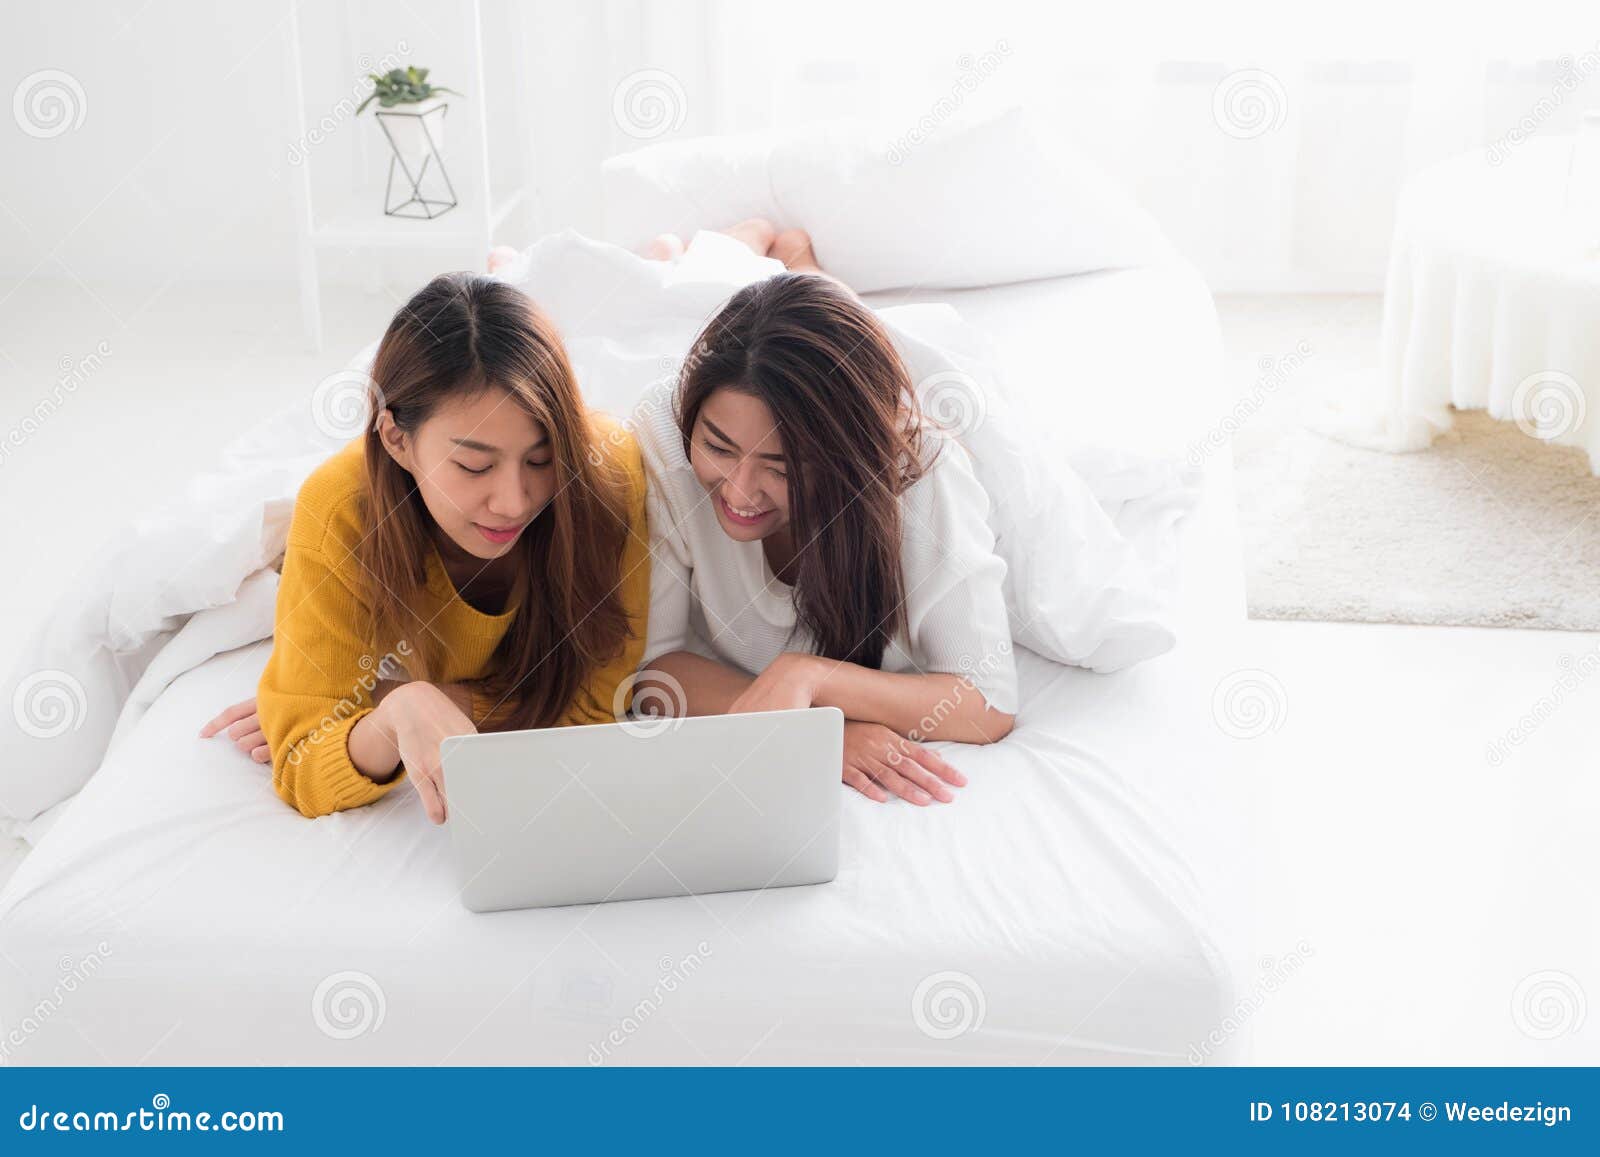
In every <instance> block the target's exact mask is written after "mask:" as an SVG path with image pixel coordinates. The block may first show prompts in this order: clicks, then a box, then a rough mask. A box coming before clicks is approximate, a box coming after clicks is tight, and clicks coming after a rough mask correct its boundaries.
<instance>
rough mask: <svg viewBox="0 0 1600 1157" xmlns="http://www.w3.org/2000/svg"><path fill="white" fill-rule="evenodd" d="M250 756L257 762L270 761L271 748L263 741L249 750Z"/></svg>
mask: <svg viewBox="0 0 1600 1157" xmlns="http://www.w3.org/2000/svg"><path fill="white" fill-rule="evenodd" d="M250 758H251V759H253V760H255V761H256V762H257V763H271V762H272V748H270V747H268V746H267V745H266V744H265V743H263V744H262V745H261V746H260V747H257V748H253V749H252V750H251V752H250Z"/></svg>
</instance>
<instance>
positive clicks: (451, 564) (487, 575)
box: [433, 526, 519, 614]
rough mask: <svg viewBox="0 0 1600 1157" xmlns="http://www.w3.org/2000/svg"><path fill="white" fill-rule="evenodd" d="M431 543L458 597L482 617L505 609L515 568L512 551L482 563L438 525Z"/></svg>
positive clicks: (516, 562) (514, 556) (514, 555)
mask: <svg viewBox="0 0 1600 1157" xmlns="http://www.w3.org/2000/svg"><path fill="white" fill-rule="evenodd" d="M433 542H434V546H435V547H436V548H437V549H438V551H439V560H440V562H442V563H443V564H444V573H445V575H446V577H448V578H449V580H450V585H451V586H453V587H454V588H455V590H456V593H457V594H458V595H460V596H461V597H462V598H463V599H465V600H466V601H467V603H468V604H470V605H471V606H473V607H476V608H477V609H478V610H480V611H483V612H484V613H485V614H498V613H500V611H501V610H503V609H504V608H505V603H506V597H507V596H508V595H509V594H510V592H511V588H512V584H513V583H514V581H515V578H516V574H517V568H518V565H519V564H518V559H517V552H516V551H513V552H511V553H510V554H505V555H501V556H500V557H499V558H494V559H489V560H488V561H487V562H486V561H484V560H483V559H481V558H479V557H478V556H477V555H475V554H472V553H471V552H470V551H467V550H463V549H462V548H461V547H460V546H458V545H457V544H456V542H455V541H454V540H453V539H452V538H451V537H450V536H449V535H447V534H445V533H444V532H443V531H442V530H440V529H439V527H438V526H435V527H434V528H433Z"/></svg>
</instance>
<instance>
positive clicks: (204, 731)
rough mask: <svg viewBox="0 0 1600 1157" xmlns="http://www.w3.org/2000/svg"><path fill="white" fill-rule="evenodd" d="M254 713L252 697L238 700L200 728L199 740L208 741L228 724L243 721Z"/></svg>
mask: <svg viewBox="0 0 1600 1157" xmlns="http://www.w3.org/2000/svg"><path fill="white" fill-rule="evenodd" d="M255 713H256V701H255V699H254V697H252V698H249V699H243V700H240V701H239V702H238V703H235V704H234V705H233V706H232V707H228V708H226V709H224V710H223V712H222V713H221V714H220V715H218V716H217V717H216V718H215V719H213V720H212V721H211V722H210V723H207V724H206V725H205V726H204V727H202V728H201V729H200V738H201V739H210V738H211V737H212V736H213V735H215V734H216V733H217V732H219V731H221V730H222V729H223V728H224V727H227V726H228V725H229V724H232V723H237V722H238V721H239V720H241V719H245V718H247V717H249V716H251V715H254V714H255Z"/></svg>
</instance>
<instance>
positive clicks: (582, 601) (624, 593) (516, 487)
mask: <svg viewBox="0 0 1600 1157" xmlns="http://www.w3.org/2000/svg"><path fill="white" fill-rule="evenodd" d="M372 377H373V397H372V401H373V403H374V404H373V412H374V413H375V414H376V415H377V419H376V422H375V423H374V426H373V428H372V429H371V430H369V431H368V432H367V434H366V435H365V437H364V438H362V439H359V440H357V441H355V442H352V443H351V444H350V445H349V446H347V447H345V448H344V449H343V450H341V451H340V452H339V453H337V454H335V455H334V456H333V457H332V458H330V459H329V460H328V461H327V462H325V463H324V464H323V465H321V466H320V467H318V468H317V469H316V470H315V471H314V472H313V473H312V474H311V476H310V477H309V478H307V479H306V482H305V484H304V486H303V487H302V488H301V490H300V494H299V497H298V498H297V500H296V502H295V508H294V517H293V520H292V523H291V525H290V529H289V538H288V547H287V550H286V553H285V556H284V563H283V579H282V583H281V585H280V587H279V590H278V607H277V615H276V624H275V627H274V635H273V648H272V655H271V658H270V659H269V660H268V661H267V666H266V670H265V671H264V672H263V674H262V676H261V683H260V686H259V689H258V693H257V698H256V700H254V701H250V700H246V701H245V702H244V703H241V704H238V705H236V706H235V707H233V708H230V709H229V710H228V711H226V712H224V713H223V714H222V715H220V716H218V717H217V718H216V719H214V720H212V722H211V723H210V724H208V725H207V727H206V729H205V730H204V731H202V732H201V734H202V735H203V736H209V735H214V734H216V733H217V732H218V731H220V730H222V729H223V728H224V727H229V734H230V737H231V738H233V739H234V741H235V742H236V743H238V744H239V745H240V746H241V747H243V748H245V749H247V750H250V751H251V752H252V754H254V755H255V756H256V758H257V759H260V760H262V761H263V762H265V760H266V759H268V758H270V760H271V762H272V782H273V786H274V787H275V788H276V790H277V792H278V794H279V796H281V797H282V798H283V799H284V801H285V802H287V803H288V804H290V805H291V806H293V807H295V808H297V809H298V810H299V811H300V812H301V813H302V814H304V815H306V816H322V815H327V814H329V813H331V812H335V811H339V810H341V809H344V808H353V807H360V806H362V805H363V804H369V803H371V802H373V801H374V800H376V799H378V798H380V797H381V796H383V795H384V794H385V793H387V792H388V791H390V790H391V789H393V788H394V786H395V785H396V784H397V783H398V782H399V781H400V779H401V778H402V777H403V776H405V775H409V776H410V778H411V780H412V782H413V784H414V785H415V786H416V788H417V794H418V796H419V797H420V798H421V801H422V805H423V807H424V808H425V809H426V810H427V813H428V818H429V819H431V820H433V821H434V822H435V823H442V822H444V820H445V819H446V818H447V816H448V814H449V806H448V799H447V796H446V791H445V787H446V785H445V782H444V777H443V774H442V772H441V769H440V766H439V744H440V741H441V740H443V739H445V738H446V737H448V736H451V735H462V734H468V733H471V732H474V731H478V730H491V729H493V730H503V729H511V728H528V727H554V726H561V725H565V724H577V723H599V722H612V721H613V720H614V719H615V718H616V717H617V715H618V714H619V713H620V712H621V711H624V710H626V708H627V699H628V697H629V695H630V694H631V683H632V676H633V673H634V670H635V668H636V667H637V666H638V664H639V660H640V658H641V656H642V653H643V648H644V638H645V616H646V614H647V613H648V607H649V600H650V565H649V563H650V556H649V542H648V538H647V534H646V527H645V514H644V491H645V481H644V469H643V466H642V464H641V462H640V457H639V451H638V448H637V446H636V445H635V444H634V441H633V439H632V437H631V436H629V435H627V433H626V432H625V431H623V430H621V429H618V428H617V424H616V423H615V422H614V420H612V419H610V418H607V417H605V416H604V415H601V414H598V413H588V412H586V411H585V409H584V407H583V403H582V399H581V396H580V394H579V391H578V386H577V382H576V379H575V377H574V375H573V372H572V367H571V364H570V363H569V362H568V360H567V355H566V351H565V349H564V348H563V346H562V344H561V340H560V338H559V336H558V335H557V333H556V330H555V328H554V327H553V326H552V325H551V324H550V323H549V321H548V320H546V319H545V318H544V317H543V316H542V315H541V314H540V313H539V311H538V310H537V309H536V308H535V307H534V305H533V303H532V302H531V301H530V300H529V299H528V298H527V297H526V296H525V295H524V294H522V293H521V292H520V291H519V290H517V289H515V288H514V287H512V286H510V285H507V284H505V283H504V282H500V281H495V280H492V279H490V278H487V277H481V276H474V275H470V274H451V275H448V276H445V277H440V278H436V279H435V280H434V281H432V282H431V283H429V284H428V285H427V286H426V287H424V288H423V289H422V290H421V291H420V292H419V293H418V294H417V295H416V296H415V297H413V298H412V299H411V301H410V302H408V303H407V304H406V306H405V308H403V309H401V310H400V312H399V313H398V314H396V315H395V318H394V320H393V321H392V322H391V323H390V325H389V329H388V332H387V333H385V334H384V338H383V342H382V343H381V344H380V346H379V347H378V354H377V359H376V361H375V363H374V365H373V373H372ZM257 710H259V731H256V725H255V724H254V723H253V722H252V721H253V718H254V716H255V713H256V711H257ZM230 725H232V726H231V727H230ZM241 729H243V730H242V731H241ZM244 732H249V733H250V734H244Z"/></svg>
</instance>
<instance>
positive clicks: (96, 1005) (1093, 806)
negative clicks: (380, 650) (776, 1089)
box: [0, 266, 1244, 1064]
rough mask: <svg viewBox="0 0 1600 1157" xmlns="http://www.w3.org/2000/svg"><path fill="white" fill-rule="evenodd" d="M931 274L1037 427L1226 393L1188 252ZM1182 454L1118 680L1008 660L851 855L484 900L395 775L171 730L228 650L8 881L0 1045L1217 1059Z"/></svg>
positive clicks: (1199, 537)
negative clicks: (371, 798)
mask: <svg viewBox="0 0 1600 1157" xmlns="http://www.w3.org/2000/svg"><path fill="white" fill-rule="evenodd" d="M930 298H936V299H940V300H949V301H952V302H955V303H956V304H958V306H959V308H960V309H961V310H962V311H963V313H964V314H965V315H966V316H967V317H969V318H970V319H972V320H974V321H976V322H977V323H979V324H980V325H981V326H984V327H986V328H988V329H989V330H990V331H991V332H992V333H993V334H994V335H995V337H996V339H997V342H998V347H999V348H998V352H999V360H1000V364H1001V365H1002V367H1003V369H1004V371H1005V373H1006V376H1007V379H1008V381H1009V382H1010V383H1011V386H1012V389H1013V391H1014V393H1013V397H1014V400H1017V401H1019V402H1020V403H1021V404H1023V405H1033V404H1037V405H1038V406H1039V407H1040V412H1041V413H1045V412H1048V413H1049V414H1051V415H1052V416H1054V415H1061V416H1062V420H1061V421H1060V422H1059V423H1055V424H1057V425H1058V426H1059V429H1058V431H1057V432H1058V436H1059V437H1060V438H1061V439H1062V440H1063V443H1062V444H1070V443H1086V442H1091V441H1092V442H1095V443H1099V444H1113V445H1121V446H1125V447H1128V448H1134V449H1145V450H1150V449H1155V450H1160V451H1162V452H1166V453H1173V454H1180V453H1183V452H1185V450H1186V449H1187V447H1188V446H1189V445H1190V444H1191V443H1193V442H1194V441H1196V440H1197V439H1198V438H1200V437H1201V436H1202V435H1203V434H1204V431H1205V428H1206V427H1207V426H1208V425H1209V424H1211V423H1214V422H1215V421H1216V420H1217V419H1218V418H1219V417H1220V415H1221V414H1222V412H1223V406H1222V402H1221V397H1220V393H1219V383H1218V371H1219V368H1220V345H1219V341H1218V337H1217V331H1216V325H1215V319H1214V316H1213V314H1212V311H1211V303H1210V298H1209V295H1208V294H1207V293H1206V291H1205V287H1204V285H1203V284H1202V283H1201V282H1200V280H1199V278H1198V277H1197V276H1196V275H1195V274H1194V273H1193V272H1192V271H1190V270H1188V269H1187V268H1186V267H1181V266H1175V267H1173V268H1168V269H1161V270H1141V271H1128V272H1119V273H1103V274H1091V275H1082V276H1078V277H1072V278H1060V279H1055V280H1050V281H1042V282H1035V283H1029V284H1022V285H1013V286H1006V287H1000V288H996V289H990V290H969V291H963V292H960V293H952V294H942V295H922V299H930ZM880 300H881V301H882V302H883V303H894V302H898V301H901V300H905V298H904V297H903V296H902V295H894V294H886V295H881V298H880ZM1064 349H1065V350H1070V351H1071V356H1070V360H1064V359H1063V356H1062V354H1061V352H1060V351H1062V350H1064ZM1035 391H1037V393H1034V392H1035ZM1030 398H1031V399H1032V401H1031V402H1030V401H1029V399H1030ZM1052 421H1053V423H1054V421H1055V420H1054V418H1052ZM1203 469H1204V476H1205V485H1204V490H1203V496H1202V499H1201V502H1200V505H1199V507H1198V509H1197V510H1196V511H1195V512H1194V513H1193V514H1192V515H1191V516H1190V517H1188V518H1187V519H1186V520H1185V521H1184V523H1183V524H1182V528H1181V535H1180V541H1181V568H1182V574H1183V595H1182V609H1181V612H1180V614H1179V615H1178V618H1177V629H1178V640H1179V641H1178V645H1177V647H1176V648H1175V649H1174V650H1173V651H1171V652H1170V653H1168V654H1166V655H1163V656H1161V657H1160V658H1157V659H1155V660H1152V661H1149V662H1146V663H1143V664H1140V665H1138V666H1136V667H1134V668H1132V669H1130V670H1126V671H1122V672H1118V673H1116V674H1113V675H1101V674H1095V673H1092V672H1089V671H1086V670H1082V669H1077V668H1066V667H1060V666H1057V665H1055V664H1053V663H1050V662H1048V661H1046V660H1043V659H1039V658H1037V657H1036V656H1034V655H1032V654H1029V653H1021V654H1019V668H1020V676H1021V682H1022V690H1023V702H1022V708H1021V712H1020V715H1019V723H1018V726H1017V728H1016V730H1015V732H1014V733H1013V734H1012V735H1011V736H1010V737H1009V738H1008V739H1006V740H1005V741H1004V742H1002V743H1001V744H999V745H997V746H994V747H989V748H962V749H954V754H953V756H952V757H953V758H954V759H955V761H956V762H958V763H959V764H960V766H961V767H962V768H963V769H964V770H965V771H966V772H967V774H968V776H969V777H970V780H971V785H970V786H969V787H967V788H966V789H964V790H963V791H962V792H961V793H960V794H959V797H958V800H957V802H956V803H955V804H954V805H951V806H949V807H945V808H934V809H928V810H922V809H915V808H912V807H910V806H901V805H889V806H883V805H877V804H873V803H870V802H868V801H866V800H864V799H862V798H861V797H859V796H857V795H855V794H854V793H853V792H849V791H847V790H846V789H843V788H841V791H843V792H845V799H844V805H845V806H844V816H843V825H842V859H841V863H842V869H841V872H840V875H839V877H838V879H837V880H836V881H835V882H834V883H832V884H829V885H823V886H819V887H812V888H798V889H785V890H771V891H766V892H758V893H731V894H724V895H716V896H706V897H698V898H696V897H689V898H682V899H671V900H656V901H643V902H635V903H625V904H612V905H601V906H594V907H582V908H568V909H551V910H543V911H527V912H511V913H499V914H493V915H474V914H472V913H469V912H467V911H466V910H465V909H463V908H462V907H461V905H460V904H459V902H458V901H457V900H456V888H455V885H454V883H453V881H452V875H451V870H450V860H449V856H448V847H447V845H448V833H447V832H446V831H444V830H443V829H436V828H433V827H432V826H430V825H429V824H428V823H427V822H426V820H425V819H424V817H423V815H422V811H421V809H420V808H419V807H418V806H417V803H416V800H415V799H413V798H411V790H410V788H409V787H407V788H403V789H402V790H400V791H397V792H395V793H393V794H392V795H390V796H389V797H387V798H386V799H385V800H383V801H382V802H380V803H379V804H377V805H376V806H374V807H370V808H365V809H361V810H359V811H354V812H346V813H342V814H339V815H336V816H332V817H329V818H326V819H322V820H318V821H314V822H312V821H307V820H304V819H302V818H301V817H300V816H298V815H297V814H296V813H294V812H293V811H291V810H290V809H289V808H287V807H286V806H285V805H283V804H282V803H281V802H279V801H278V800H277V798H276V797H275V796H274V795H273V793H272V791H271V787H270V783H269V782H268V778H267V774H266V772H265V771H264V770H263V769H260V768H258V767H256V766H254V765H252V764H250V763H248V762H246V761H245V760H244V759H243V758H242V757H241V756H239V755H238V753H237V752H235V751H234V750H232V749H231V748H230V747H228V746H226V745H224V744H221V743H205V742H202V741H200V740H198V739H196V738H195V732H196V729H197V727H198V726H199V724H200V722H201V721H202V720H204V719H205V718H207V717H208V716H209V715H210V714H212V713H213V712H214V711H215V710H216V708H217V707H218V706H219V705H221V704H224V703H228V702H232V701H233V700H235V699H238V698H240V697H243V696H245V695H247V694H250V693H251V692H252V691H253V689H254V687H255V683H256V679H257V676H258V675H259V672H260V669H261V667H262V665H263V663H264V662H265V659H266V655H267V651H268V646H269V644H267V643H265V642H263V643H259V644H257V645H255V646H252V647H248V648H244V649H242V650H239V651H235V652H230V653H228V654H224V655H221V656H218V657H216V658H215V659H212V660H211V661H209V662H208V663H206V664H204V665H203V666H201V667H200V668H198V669H196V670H193V671H191V672H189V673H188V674H186V675H184V676H182V677H181V678H180V679H178V680H177V681H176V682H175V683H174V684H173V685H172V686H171V687H169V688H168V689H167V691H166V692H165V693H164V694H163V695H161V697H160V698H159V699H158V700H157V701H156V702H155V704H154V705H153V706H152V707H151V709H150V710H149V712H148V714H146V715H145V717H144V718H143V720H142V721H141V722H140V723H139V725H138V727H137V729H136V730H135V731H134V732H133V733H132V734H131V735H130V736H129V737H128V738H127V739H126V741H125V742H122V743H121V744H120V745H119V746H118V747H117V749H116V750H115V751H114V752H113V754H112V755H111V757H110V758H109V759H108V760H107V761H106V763H105V765H104V766H103V767H102V768H101V770H100V771H99V772H98V774H97V775H96V776H95V777H94V779H93V780H92V781H91V782H90V783H89V785H88V787H87V788H85V789H84V790H83V791H82V792H81V794H80V795H79V796H78V797H77V799H76V800H75V801H74V802H73V803H72V805H71V806H70V808H69V809H68V810H67V812H66V813H65V815H64V816H63V817H62V818H61V819H60V821H59V822H58V823H57V824H56V825H55V826H54V828H53V829H52V830H51V831H50V832H49V833H48V834H47V835H46V836H45V837H44V839H43V840H42V841H41V843H40V844H39V846H38V847H37V849H36V850H34V851H33V852H32V854H31V855H29V856H28V857H27V859H26V860H25V861H24V862H23V863H22V864H21V866H20V868H19V869H18V870H17V871H16V873H15V875H14V876H13V878H12V879H11V881H10V882H9V885H8V886H7V887H6V888H5V890H4V892H3V893H0V1041H8V1042H9V1043H7V1044H6V1046H5V1055H6V1057H7V1059H9V1060H11V1061H12V1062H14V1063H24V1064H59V1063H97V1062H115V1063H126V1064H138V1063H148V1064H206V1063H223V1062H226V1063H241V1064H255V1063H263V1064H291V1063H294V1064H301V1063H303V1064H345V1063H418V1064H431V1063H438V1062H442V1063H574V1064H583V1063H597V1062H601V1061H603V1062H605V1063H623V1064H635V1063H660V1062H687V1063H698V1062H713V1063H726V1064H736V1063H842V1064H848V1063H853V1062H868V1063H911V1064H921V1063H942V1062H966V1063H1038V1062H1042V1063H1163V1062H1166V1063H1183V1062H1185V1061H1192V1060H1195V1059H1197V1057H1199V1056H1204V1057H1207V1058H1212V1059H1214V1058H1216V1057H1218V1056H1221V1055H1224V1054H1223V1053H1222V1052H1219V1051H1218V1050H1217V1049H1216V1048H1214V1047H1212V1046H1201V1051H1200V1052H1198V1053H1197V1052H1196V1051H1195V1048H1196V1046H1197V1045H1200V1043H1201V1042H1202V1041H1204V1040H1205V1038H1206V1037H1207V1036H1208V1034H1211V1033H1212V1032H1213V1031H1214V1030H1216V1029H1218V1027H1219V1026H1220V1025H1222V1024H1223V1022H1224V1017H1225V1015H1226V1012H1227V1010H1228V1009H1229V1008H1230V1007H1231V1005H1232V1003H1233V998H1234V994H1233V988H1232V984H1231V982H1230V979H1229V976H1230V969H1229V944H1230V943H1231V939H1230V936H1229V930H1230V929H1231V928H1232V927H1234V926H1235V924H1236V921H1237V914H1236V913H1235V912H1234V911H1233V908H1232V905H1231V904H1230V903H1229V897H1228V895H1227V894H1226V888H1225V884H1226V878H1227V877H1226V870H1225V869H1226V860H1227V857H1228V855H1229V853H1230V850H1232V849H1236V848H1238V847H1239V846H1240V844H1239V841H1238V838H1237V832H1238V831H1239V830H1241V829H1242V826H1243V821H1242V818H1241V817H1240V815H1239V809H1238V807H1237V804H1236V801H1235V800H1234V798H1233V786H1232V785H1230V783H1229V777H1228V774H1227V773H1228V768H1229V763H1230V745H1231V744H1234V743H1236V742H1237V741H1236V740H1234V739H1231V738H1230V737H1228V736H1227V735H1225V734H1224V733H1223V732H1222V731H1221V730H1220V729H1219V728H1218V727H1216V726H1215V724H1214V721H1213V694H1214V691H1215V689H1216V687H1217V685H1218V682H1219V680H1220V679H1221V678H1222V677H1223V676H1224V675H1225V674H1227V672H1228V670H1229V667H1228V664H1227V658H1226V656H1227V648H1226V645H1225V644H1226V639H1227V637H1228V635H1229V633H1230V632H1231V630H1232V629H1233V627H1234V626H1235V625H1236V624H1237V623H1238V622H1239V621H1240V620H1242V618H1243V613H1244V610H1243V595H1242V589H1241V586H1240V582H1239V573H1238V570H1239V568H1238V562H1239V558H1238V549H1237V540H1236V537H1235V534H1234V529H1233V522H1232V503H1231V484H1230V477H1229V467H1228V460H1227V455H1226V454H1225V453H1224V454H1220V455H1218V454H1213V455H1210V456H1208V457H1205V458H1204V460H1203ZM1236 825H1237V826H1236ZM90 958H92V959H93V960H94V966H93V968H92V969H90V970H86V969H84V968H83V967H82V964H83V962H84V961H85V960H88V959H90ZM86 972H87V975H80V974H83V973H86ZM68 976H72V977H74V982H73V983H72V984H71V985H70V986H66V985H64V984H63V980H64V978H66V977H68ZM19 1040H20V1043H18V1042H19ZM1229 1044H1230V1047H1233V1048H1237V1047H1238V1041H1237V1039H1234V1040H1231V1041H1230V1042H1229Z"/></svg>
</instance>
